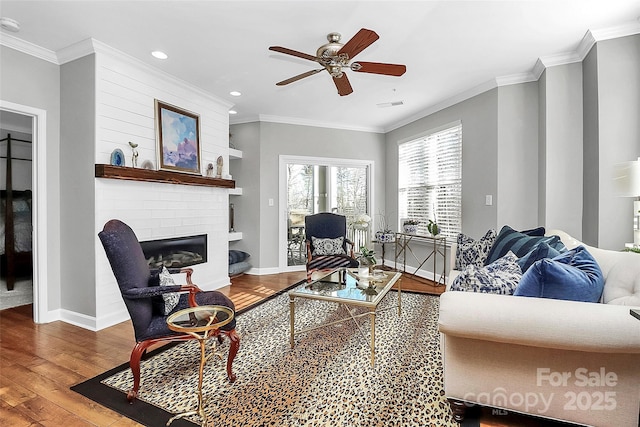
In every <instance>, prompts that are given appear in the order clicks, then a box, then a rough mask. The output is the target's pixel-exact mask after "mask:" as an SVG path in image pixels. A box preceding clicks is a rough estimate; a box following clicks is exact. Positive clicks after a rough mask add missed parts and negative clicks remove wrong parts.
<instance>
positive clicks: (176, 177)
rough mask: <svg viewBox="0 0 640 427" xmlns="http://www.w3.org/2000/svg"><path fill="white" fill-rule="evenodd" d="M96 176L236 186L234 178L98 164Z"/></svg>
mask: <svg viewBox="0 0 640 427" xmlns="http://www.w3.org/2000/svg"><path fill="white" fill-rule="evenodd" d="M95 177H96V178H109V179H124V180H128V181H146V182H161V183H165V184H179V185H196V186H200V187H220V188H236V182H235V181H234V180H232V179H222V178H209V177H205V176H200V175H191V174H187V173H180V172H171V171H158V170H151V169H139V168H130V167H126V166H113V165H105V164H96V173H95Z"/></svg>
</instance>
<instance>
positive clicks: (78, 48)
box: [56, 38, 96, 65]
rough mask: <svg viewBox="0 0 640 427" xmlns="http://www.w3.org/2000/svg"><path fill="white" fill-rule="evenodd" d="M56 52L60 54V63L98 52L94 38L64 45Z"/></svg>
mask: <svg viewBox="0 0 640 427" xmlns="http://www.w3.org/2000/svg"><path fill="white" fill-rule="evenodd" d="M56 53H57V54H58V63H59V64H60V65H63V64H66V63H67V62H71V61H75V60H76V59H80V58H82V57H85V56H87V55H91V54H93V53H96V49H95V40H94V39H92V38H88V39H84V40H81V41H79V42H78V43H74V44H72V45H70V46H67V47H64V48H62V49H60V50H58V51H57V52H56Z"/></svg>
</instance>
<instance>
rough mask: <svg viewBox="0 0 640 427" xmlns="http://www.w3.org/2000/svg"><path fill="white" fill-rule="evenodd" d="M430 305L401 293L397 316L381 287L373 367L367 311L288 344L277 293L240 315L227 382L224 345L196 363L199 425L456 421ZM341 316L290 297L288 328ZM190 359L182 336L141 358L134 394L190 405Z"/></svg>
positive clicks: (118, 384) (127, 383) (195, 357)
mask: <svg viewBox="0 0 640 427" xmlns="http://www.w3.org/2000/svg"><path fill="white" fill-rule="evenodd" d="M438 307H439V300H438V297H435V296H429V295H421V294H412V293H403V294H402V315H401V316H400V317H398V312H397V292H393V291H392V292H389V294H388V295H387V296H386V297H385V299H384V300H383V301H382V302H381V304H380V306H379V308H378V312H377V315H376V331H375V332H376V366H375V367H371V365H370V349H369V339H370V338H369V333H370V326H369V317H368V316H365V317H363V318H361V319H358V320H359V323H360V327H361V331H362V333H361V332H360V331H359V330H358V327H357V326H356V325H355V323H354V322H353V320H351V319H349V320H348V321H345V322H343V323H338V324H336V325H333V326H328V327H323V328H320V329H317V330H314V331H311V332H306V333H302V334H297V335H296V340H295V347H294V348H293V349H291V348H290V345H289V300H288V296H287V295H286V294H283V295H281V296H278V297H276V298H274V299H272V300H270V301H268V302H265V303H264V304H262V305H260V306H258V307H256V308H254V309H251V310H249V311H248V312H246V313H243V314H240V315H239V316H238V319H237V320H238V322H237V331H238V333H239V334H240V337H241V342H240V351H239V352H238V355H237V357H236V359H235V362H234V364H233V370H234V372H235V374H236V375H237V377H238V379H237V380H236V382H235V383H233V384H231V383H229V382H228V381H227V378H226V370H225V363H226V354H227V351H228V344H227V343H226V342H225V343H223V344H222V345H218V346H217V351H218V352H220V353H221V355H222V358H218V357H212V358H210V359H209V361H208V362H207V365H206V366H205V373H204V375H205V376H204V382H203V384H204V385H203V399H204V406H205V411H206V413H207V416H208V425H211V426H214V425H215V426H246V427H253V426H256V427H257V426H278V427H279V426H345V427H346V426H348V427H359V426H363V427H364V426H367V427H370V426H389V425H397V426H403V427H406V426H416V427H418V426H419V427H425V426H452V427H454V426H458V424H457V423H456V422H455V421H454V420H453V417H452V416H451V414H450V411H449V405H448V403H447V401H446V399H445V398H444V391H443V385H442V361H441V359H440V350H439V345H440V341H439V333H438V330H437V320H438ZM385 308H390V309H389V310H385V311H382V310H381V309H385ZM361 310H362V309H358V311H361ZM361 312H363V311H361ZM347 316H348V314H347V312H346V310H345V308H344V307H343V306H341V305H338V304H335V303H329V302H322V301H312V300H307V299H303V298H298V299H296V330H301V329H303V328H305V327H309V326H313V325H316V324H322V323H329V322H331V321H333V320H337V319H341V318H344V317H347ZM214 344H215V340H210V342H209V343H208V345H207V348H208V351H212V350H213V349H212V348H210V347H211V346H213V345H214ZM199 360H200V350H199V346H198V344H197V342H186V343H182V344H180V345H177V346H175V347H173V348H170V349H168V350H166V351H164V352H162V353H160V354H159V355H157V356H155V357H152V358H150V359H149V360H145V361H143V362H142V365H141V372H142V380H141V387H140V393H139V396H138V398H139V399H141V400H144V401H146V402H148V403H150V404H152V405H155V406H158V407H160V408H163V409H164V410H166V411H168V412H171V413H182V412H186V411H189V410H192V409H194V408H196V407H197V383H198V366H199ZM102 382H103V383H104V384H106V385H108V386H110V387H113V388H116V389H118V390H121V391H122V392H123V393H126V391H128V390H129V389H130V388H131V386H132V383H133V379H132V376H131V372H130V370H129V369H126V370H124V371H122V372H120V373H118V374H115V375H113V376H111V377H109V378H107V379H105V380H103V381H102ZM190 420H191V421H193V422H195V423H200V420H199V419H198V418H197V417H195V418H190ZM205 424H206V423H205Z"/></svg>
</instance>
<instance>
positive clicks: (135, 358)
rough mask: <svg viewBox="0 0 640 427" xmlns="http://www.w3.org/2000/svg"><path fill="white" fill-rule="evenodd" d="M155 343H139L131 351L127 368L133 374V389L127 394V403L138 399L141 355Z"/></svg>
mask: <svg viewBox="0 0 640 427" xmlns="http://www.w3.org/2000/svg"><path fill="white" fill-rule="evenodd" d="M154 342H155V341H141V342H138V343H136V346H135V347H133V351H131V358H130V359H129V367H130V368H131V373H132V374H133V387H132V388H131V390H129V393H127V400H128V401H129V403H133V401H134V400H135V399H136V398H137V397H138V390H139V389H140V359H141V358H142V355H143V354H144V353H145V352H146V351H147V348H148V347H149V346H150V345H151V344H153V343H154Z"/></svg>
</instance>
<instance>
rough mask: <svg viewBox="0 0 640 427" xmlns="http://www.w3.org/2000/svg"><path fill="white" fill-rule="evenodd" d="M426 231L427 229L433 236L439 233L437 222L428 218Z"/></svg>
mask: <svg viewBox="0 0 640 427" xmlns="http://www.w3.org/2000/svg"><path fill="white" fill-rule="evenodd" d="M427 231H429V234H431V235H432V236H433V237H436V236H437V235H438V234H440V227H438V224H436V223H435V221H433V220H429V223H428V224H427Z"/></svg>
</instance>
